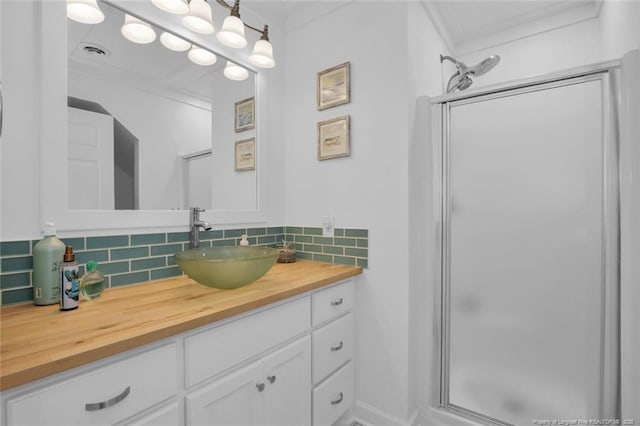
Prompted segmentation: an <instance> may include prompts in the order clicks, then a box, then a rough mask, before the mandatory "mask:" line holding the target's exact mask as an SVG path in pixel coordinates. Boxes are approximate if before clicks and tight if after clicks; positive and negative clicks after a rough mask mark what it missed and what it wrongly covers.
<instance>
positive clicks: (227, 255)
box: [174, 246, 279, 289]
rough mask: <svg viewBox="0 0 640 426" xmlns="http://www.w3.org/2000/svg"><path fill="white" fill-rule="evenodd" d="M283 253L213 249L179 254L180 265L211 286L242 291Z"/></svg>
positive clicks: (265, 248)
mask: <svg viewBox="0 0 640 426" xmlns="http://www.w3.org/2000/svg"><path fill="white" fill-rule="evenodd" d="M278 255H279V251H278V250H276V249H274V248H269V247H254V246H252V247H242V246H235V247H233V246H231V247H211V248H202V249H190V250H185V251H181V252H179V253H176V254H175V255H174V256H175V259H176V263H177V264H178V266H179V267H180V269H182V271H183V272H184V273H185V274H187V275H189V277H190V278H191V279H192V280H194V281H196V282H198V283H200V284H202V285H206V286H207V287H215V288H222V289H228V288H238V287H242V286H245V285H247V284H251V283H252V282H254V281H256V280H258V278H260V277H262V276H263V275H264V274H266V273H267V272H268V271H269V269H271V267H272V266H273V265H274V264H275V263H276V260H277V259H278Z"/></svg>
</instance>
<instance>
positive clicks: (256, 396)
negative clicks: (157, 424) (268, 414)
mask: <svg viewBox="0 0 640 426" xmlns="http://www.w3.org/2000/svg"><path fill="white" fill-rule="evenodd" d="M260 378H262V362H260V361H258V362H254V363H253V364H249V365H248V366H246V367H244V368H241V369H239V370H238V371H236V372H234V373H231V374H230V375H228V376H225V377H223V378H222V379H220V380H217V381H215V382H213V383H211V384H210V385H208V386H205V387H204V388H202V389H200V390H198V391H195V392H193V393H191V394H189V395H187V397H186V402H187V424H189V425H194V426H195V425H225V426H252V425H260V424H262V422H263V418H264V397H263V396H262V395H263V393H264V392H265V391H266V386H265V383H264V381H259V380H260Z"/></svg>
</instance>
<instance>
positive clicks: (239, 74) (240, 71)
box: [224, 61, 249, 81]
mask: <svg viewBox="0 0 640 426" xmlns="http://www.w3.org/2000/svg"><path fill="white" fill-rule="evenodd" d="M224 76H225V77H227V78H228V79H229V80H235V81H242V80H246V79H247V77H249V71H247V69H246V68H243V67H241V66H240V65H238V64H234V63H233V62H231V61H227V66H225V67H224Z"/></svg>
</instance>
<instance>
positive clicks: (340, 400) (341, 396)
mask: <svg viewBox="0 0 640 426" xmlns="http://www.w3.org/2000/svg"><path fill="white" fill-rule="evenodd" d="M343 399H344V396H343V395H342V392H340V396H339V397H338V399H334V400H333V401H331V405H338V404H340V403H341V402H342V400H343Z"/></svg>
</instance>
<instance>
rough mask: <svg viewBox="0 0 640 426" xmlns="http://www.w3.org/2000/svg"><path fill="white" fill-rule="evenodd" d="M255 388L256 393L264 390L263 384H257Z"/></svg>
mask: <svg viewBox="0 0 640 426" xmlns="http://www.w3.org/2000/svg"><path fill="white" fill-rule="evenodd" d="M256 387H257V388H258V392H262V391H263V390H264V383H258V384H257V385H256Z"/></svg>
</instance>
